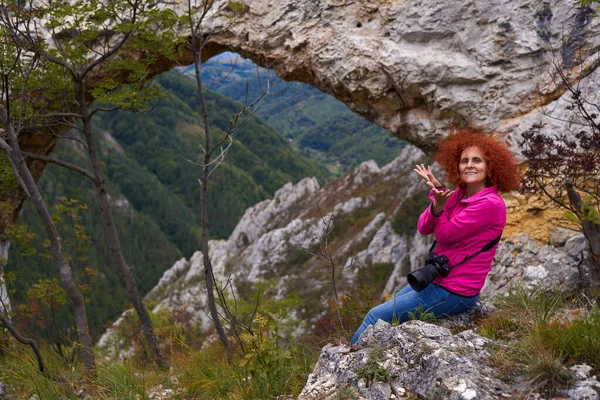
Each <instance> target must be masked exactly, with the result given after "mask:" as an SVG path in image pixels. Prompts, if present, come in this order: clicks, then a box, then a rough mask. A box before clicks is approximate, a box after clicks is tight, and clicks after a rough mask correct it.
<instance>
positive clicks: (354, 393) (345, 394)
mask: <svg viewBox="0 0 600 400" xmlns="http://www.w3.org/2000/svg"><path fill="white" fill-rule="evenodd" d="M358 398H359V394H358V389H356V388H355V387H354V386H350V385H348V384H347V383H342V384H341V385H340V386H339V387H338V389H337V391H336V392H335V395H333V397H331V399H332V400H357V399H358Z"/></svg>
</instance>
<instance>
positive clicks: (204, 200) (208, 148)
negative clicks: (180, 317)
mask: <svg viewBox="0 0 600 400" xmlns="http://www.w3.org/2000/svg"><path fill="white" fill-rule="evenodd" d="M196 41H197V38H196V35H195V34H194V32H192V51H193V52H194V69H195V72H196V85H197V86H198V96H199V97H200V105H201V107H202V117H203V120H204V121H203V122H204V138H205V140H204V145H205V146H204V165H203V166H202V178H201V181H200V182H201V185H202V187H201V188H200V208H201V215H202V257H203V260H204V279H205V281H206V293H207V296H208V309H209V311H210V316H211V318H212V319H213V323H214V324H215V329H216V330H217V334H218V335H219V339H220V340H221V343H223V346H224V347H225V350H226V351H227V359H231V342H230V341H229V338H228V337H227V334H226V333H225V329H224V328H223V324H222V323H221V318H220V317H219V312H218V310H217V304H216V302H215V292H214V284H215V279H214V273H213V267H212V262H211V261H210V255H209V254H208V240H209V230H208V207H207V206H208V174H209V166H210V164H209V163H210V158H211V154H212V143H211V136H210V121H209V119H208V117H209V114H208V105H207V104H206V98H205V97H204V87H203V85H202V78H201V76H202V75H201V71H200V69H201V65H202V63H201V60H200V52H199V51H198V49H197V42H196Z"/></svg>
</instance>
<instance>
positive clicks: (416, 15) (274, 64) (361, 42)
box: [20, 0, 600, 177]
mask: <svg viewBox="0 0 600 400" xmlns="http://www.w3.org/2000/svg"><path fill="white" fill-rule="evenodd" d="M229 3H230V2H229V1H227V0H220V1H216V3H215V5H214V6H213V14H212V15H211V16H210V18H209V19H208V20H207V21H206V24H204V31H203V33H204V34H205V35H206V37H207V38H208V41H207V44H206V46H205V47H204V49H203V54H202V58H203V59H205V60H206V59H208V58H210V57H212V56H214V55H216V54H219V53H221V52H224V51H232V52H236V53H238V54H240V55H241V56H243V57H245V58H249V59H251V60H253V61H254V62H255V63H257V64H258V65H260V66H263V67H266V68H272V69H274V70H275V72H276V73H277V75H278V76H279V77H281V78H283V79H285V80H296V81H301V82H304V83H308V84H310V85H312V86H314V87H316V88H318V89H320V90H322V91H324V92H326V93H328V94H331V95H333V96H334V97H336V98H337V99H339V100H340V101H342V102H344V103H345V104H346V105H347V106H348V107H349V108H350V109H352V110H353V111H355V112H356V113H358V114H360V115H362V116H363V117H365V118H367V119H369V120H371V121H373V122H375V123H376V124H378V125H380V126H382V127H383V128H385V129H387V130H389V131H390V132H392V133H393V134H395V135H396V136H397V137H399V138H401V139H405V140H408V141H410V142H412V143H413V144H415V145H417V146H419V147H421V148H422V149H424V150H426V151H432V150H433V149H434V148H435V143H436V138H438V137H439V136H441V135H444V134H445V133H446V132H447V129H448V127H449V126H450V125H451V124H457V125H469V126H478V127H482V128H484V129H486V130H496V131H499V132H501V133H504V134H506V135H508V136H511V135H515V134H516V133H518V132H519V131H520V130H522V129H524V128H523V126H524V124H525V122H526V121H531V120H534V119H535V118H537V116H538V115H539V111H537V110H536V106H539V105H544V104H549V103H551V102H553V101H555V100H556V99H558V98H559V97H560V96H561V95H562V94H563V92H564V88H561V87H560V86H557V85H555V84H553V83H552V81H551V73H552V71H553V70H552V68H553V67H552V62H556V61H558V60H560V62H561V63H562V66H563V67H564V68H566V69H569V71H570V73H571V79H572V80H573V81H574V82H577V81H578V80H579V79H580V78H582V77H588V78H586V79H587V80H588V81H589V84H591V85H592V86H593V85H595V84H596V80H595V78H590V76H592V75H590V72H591V71H593V70H594V69H595V68H596V67H597V65H598V63H597V62H596V61H597V56H596V53H597V51H598V50H599V49H600V30H598V25H599V22H598V20H594V19H592V18H591V17H590V16H589V10H581V9H578V8H577V7H576V6H575V5H574V2H573V1H562V0H554V1H547V2H543V3H539V2H537V1H534V0H518V1H509V0H493V1H481V0H477V1H472V0H469V1H467V0H460V1H453V2H450V3H448V2H440V1H439V0H422V1H420V2H417V3H415V2H405V1H389V0H378V1H375V2H361V1H352V0H316V1H315V0H242V1H241V2H239V3H240V4H243V7H238V8H239V9H241V10H242V11H241V12H237V13H236V14H235V15H234V14H232V12H231V11H230V8H228V5H229ZM236 3H237V2H236ZM163 6H164V7H174V8H175V10H176V11H177V12H178V13H184V12H185V11H186V9H187V3H186V2H185V1H182V0H178V3H166V2H165V3H164V5H163ZM179 31H180V34H181V36H183V37H187V36H189V32H187V27H185V26H182V27H180V29H179ZM575 50H576V51H575ZM178 63H179V64H190V63H191V57H190V54H189V53H184V54H182V56H181V58H180V59H179V60H178ZM173 66H174V63H172V62H167V61H164V60H162V61H160V62H158V63H157V64H156V65H155V66H154V71H153V72H154V73H160V72H163V71H166V70H168V69H170V68H172V67H173ZM102 74H103V71H97V72H96V76H91V77H90V80H89V81H88V89H91V88H92V87H93V86H94V82H95V81H97V79H98V78H99V76H101V75H102ZM509 139H510V138H509ZM57 140H58V139H57V138H56V137H55V136H52V135H39V134H23V135H22V136H21V137H20V142H21V146H22V148H23V150H24V151H29V152H32V153H37V154H42V155H47V154H49V153H50V152H51V151H52V149H53V148H54V146H55V144H56V141H57ZM514 142H515V140H513V144H514ZM31 166H32V169H33V173H34V176H35V177H39V176H40V175H41V173H42V171H43V168H44V163H43V162H41V161H35V162H32V165H31Z"/></svg>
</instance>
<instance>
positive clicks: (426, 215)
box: [417, 191, 440, 235]
mask: <svg viewBox="0 0 600 400" xmlns="http://www.w3.org/2000/svg"><path fill="white" fill-rule="evenodd" d="M429 200H431V204H429V206H428V207H427V208H426V209H425V211H423V213H421V216H420V217H419V221H418V222H417V231H419V233H420V234H421V235H429V234H430V233H433V228H434V227H435V225H436V224H437V223H438V221H439V220H440V217H439V216H437V217H436V216H435V215H433V213H432V210H431V208H432V207H433V200H434V197H433V194H431V191H430V192H429Z"/></svg>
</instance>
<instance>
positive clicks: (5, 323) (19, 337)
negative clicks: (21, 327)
mask: <svg viewBox="0 0 600 400" xmlns="http://www.w3.org/2000/svg"><path fill="white" fill-rule="evenodd" d="M0 323H2V325H3V326H4V327H5V328H6V329H7V330H8V331H9V332H10V334H11V335H12V336H13V337H14V338H15V339H17V340H18V341H19V342H21V343H23V344H26V345H28V346H31V349H32V350H33V353H34V354H35V358H36V360H37V363H38V369H39V370H40V372H41V373H42V374H44V375H46V369H45V366H44V359H43V358H42V353H41V352H40V348H39V346H38V345H37V342H36V341H35V340H33V339H31V338H28V337H25V336H23V335H21V334H20V333H19V332H18V331H17V330H16V329H15V327H14V326H13V325H12V323H11V322H10V319H8V317H7V316H6V315H4V314H2V313H0Z"/></svg>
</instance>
